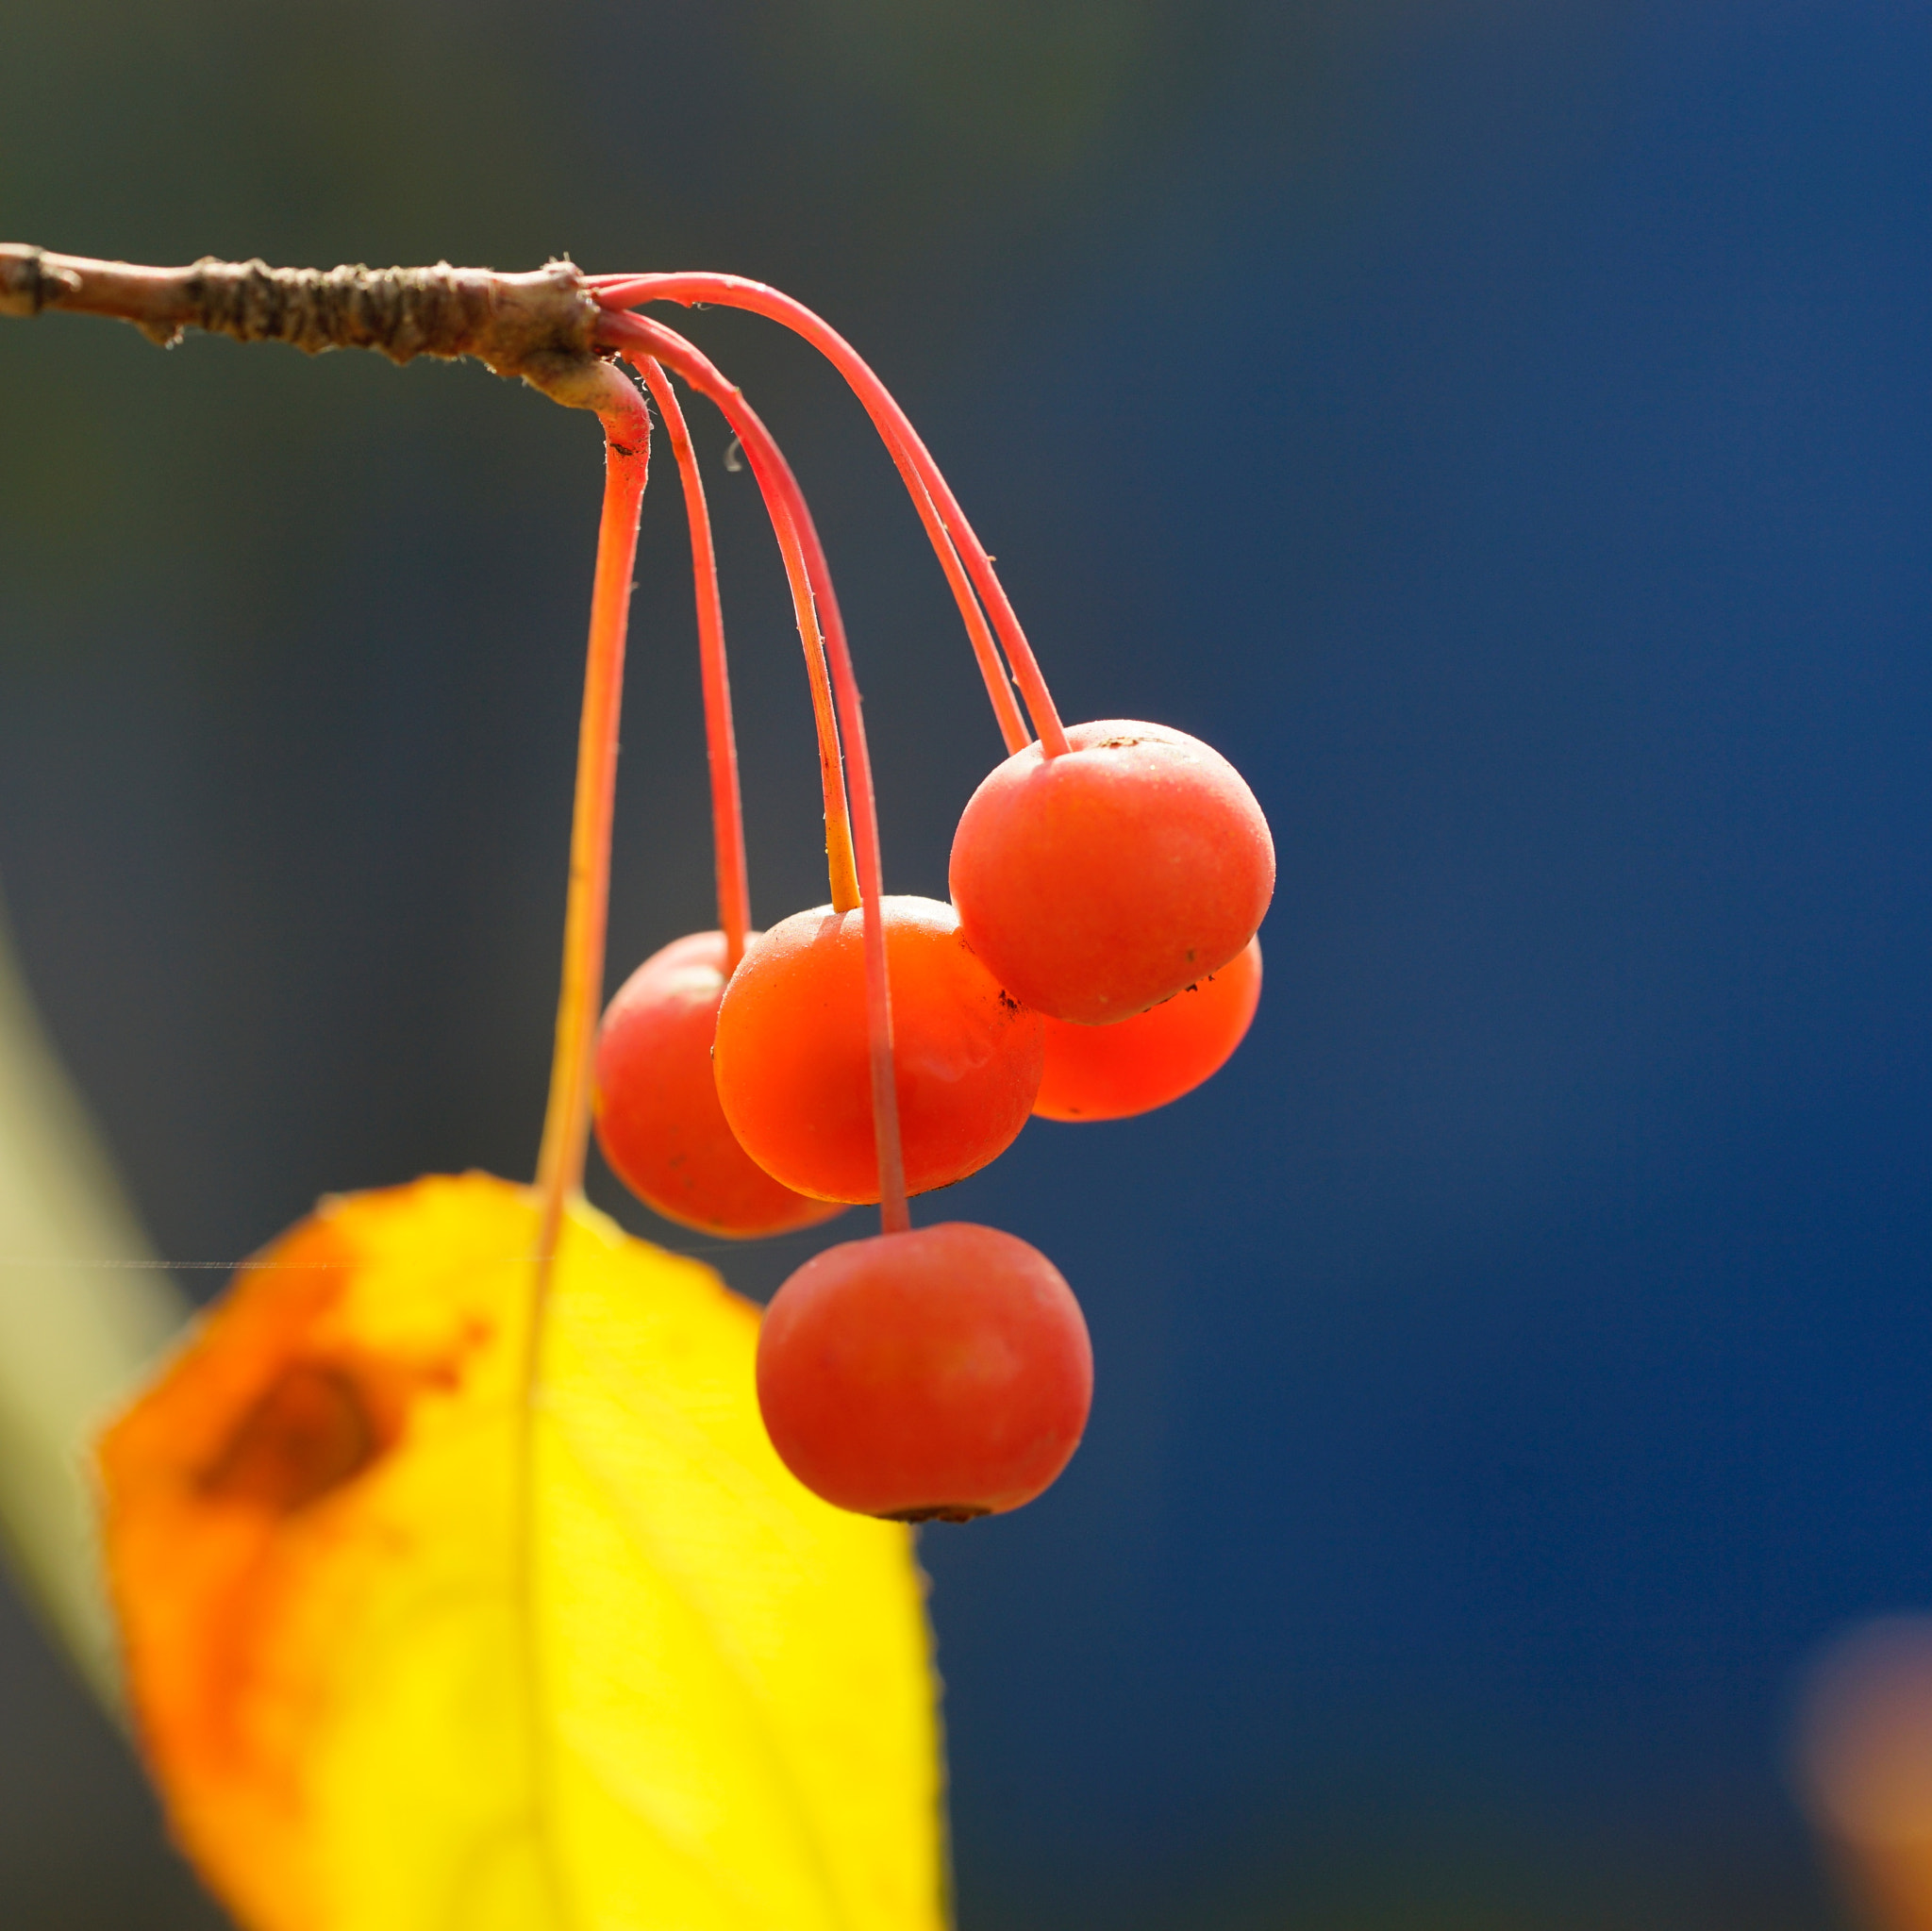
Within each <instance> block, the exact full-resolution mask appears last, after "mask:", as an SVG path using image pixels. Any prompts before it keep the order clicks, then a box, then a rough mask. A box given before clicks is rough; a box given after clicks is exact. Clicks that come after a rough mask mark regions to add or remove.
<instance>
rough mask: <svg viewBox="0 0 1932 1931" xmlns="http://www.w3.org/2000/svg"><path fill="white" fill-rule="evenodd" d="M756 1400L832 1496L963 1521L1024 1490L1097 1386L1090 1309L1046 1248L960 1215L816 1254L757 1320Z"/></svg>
mask: <svg viewBox="0 0 1932 1931" xmlns="http://www.w3.org/2000/svg"><path fill="white" fill-rule="evenodd" d="M1092 1399H1093V1353H1092V1349H1091V1345H1090V1343H1089V1341H1088V1339H1087V1323H1086V1322H1085V1321H1084V1320H1083V1319H1082V1317H1081V1314H1080V1306H1079V1303H1078V1302H1077V1301H1075V1300H1074V1296H1073V1292H1072V1290H1070V1289H1069V1288H1068V1286H1067V1284H1066V1282H1065V1280H1063V1279H1062V1278H1061V1276H1060V1273H1059V1270H1058V1268H1056V1267H1055V1266H1054V1264H1053V1262H1052V1261H1050V1260H1049V1259H1047V1257H1045V1255H1043V1254H1041V1252H1040V1251H1039V1250H1038V1249H1037V1248H1034V1247H1029V1246H1028V1245H1027V1244H1026V1242H1025V1241H1024V1240H1018V1239H1016V1238H1015V1237H1014V1236H1013V1235H1011V1234H1004V1233H1001V1232H1000V1231H999V1229H998V1228H996V1227H981V1226H974V1225H973V1224H971V1223H969V1222H964V1221H951V1222H945V1223H941V1224H940V1225H938V1226H933V1227H919V1228H916V1229H914V1230H913V1231H912V1232H910V1233H905V1234H878V1235H874V1237H873V1238H872V1239H871V1240H848V1241H846V1242H844V1243H843V1244H842V1245H841V1246H837V1247H830V1248H827V1249H826V1250H825V1252H824V1253H823V1254H820V1255H817V1256H816V1257H813V1258H812V1259H810V1260H808V1261H807V1262H806V1263H805V1265H804V1266H803V1267H801V1268H800V1269H799V1270H798V1272H797V1273H794V1274H793V1275H792V1276H791V1279H790V1280H788V1281H787V1282H786V1283H785V1285H784V1286H783V1287H782V1288H780V1289H779V1290H778V1291H777V1294H776V1295H775V1296H774V1299H773V1301H772V1305H771V1307H769V1308H768V1309H767V1310H766V1313H765V1320H764V1325H763V1327H762V1328H761V1329H760V1330H759V1333H758V1406H759V1407H760V1409H761V1410H762V1411H763V1414H764V1418H765V1428H766V1431H767V1433H769V1434H770V1436H771V1438H772V1445H773V1446H774V1448H775V1449H776V1450H777V1451H778V1454H779V1457H780V1458H781V1459H782V1460H783V1461H784V1463H785V1466H786V1467H787V1468H789V1469H790V1470H791V1473H793V1474H794V1475H796V1476H797V1477H798V1479H799V1480H800V1481H801V1482H803V1483H804V1484H805V1486H806V1487H807V1488H808V1489H809V1490H812V1492H813V1493H814V1494H816V1495H821V1496H823V1497H824V1499H825V1500H826V1501H827V1502H830V1503H833V1504H835V1505H836V1506H837V1507H841V1508H849V1509H852V1510H853V1511H855V1512H856V1513H858V1514H860V1515H886V1516H892V1517H895V1518H896V1519H898V1520H899V1521H902V1522H922V1521H925V1520H928V1519H930V1518H934V1517H937V1518H939V1519H941V1520H942V1521H947V1522H964V1521H966V1520H968V1519H969V1518H971V1517H973V1516H975V1515H997V1514H1000V1513H1002V1512H1003V1511H1004V1510H1006V1509H1009V1508H1018V1507H1020V1505H1021V1504H1022V1503H1024V1502H1030V1501H1032V1500H1033V1498H1034V1497H1035V1496H1036V1495H1038V1494H1039V1493H1040V1492H1041V1490H1042V1489H1044V1488H1046V1487H1047V1486H1048V1484H1049V1483H1051V1482H1052V1481H1053V1479H1054V1477H1055V1476H1057V1475H1058V1473H1059V1472H1060V1471H1061V1470H1062V1469H1063V1468H1065V1467H1066V1465H1067V1461H1068V1459H1069V1457H1071V1456H1072V1455H1073V1453H1074V1449H1075V1448H1076V1447H1078V1446H1079V1442H1080V1436H1081V1434H1082V1432H1083V1431H1084V1429H1085V1428H1086V1426H1087V1410H1088V1408H1089V1407H1090V1405H1091V1402H1092Z"/></svg>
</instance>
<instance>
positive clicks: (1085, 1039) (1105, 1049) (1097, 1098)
mask: <svg viewBox="0 0 1932 1931" xmlns="http://www.w3.org/2000/svg"><path fill="white" fill-rule="evenodd" d="M1260 997H1261V941H1259V940H1258V939H1250V940H1249V941H1248V942H1247V943H1246V944H1245V945H1244V946H1242V948H1241V951H1239V952H1238V953H1236V954H1235V956H1234V957H1232V958H1231V959H1229V960H1228V962H1227V963H1226V964H1225V965H1224V966H1223V967H1222V968H1221V970H1220V971H1219V972H1218V973H1208V974H1205V975H1204V976H1203V977H1201V978H1199V979H1196V980H1195V981H1194V983H1193V984H1192V985H1191V986H1186V987H1183V988H1182V989H1181V990H1180V991H1178V992H1176V993H1175V994H1174V996H1173V998H1171V999H1163V1000H1162V1001H1161V1002H1160V1004H1159V1005H1158V1006H1151V1007H1148V1008H1147V1010H1146V1011H1145V1012H1138V1013H1136V1014H1135V1015H1134V1017H1133V1018H1132V1019H1124V1020H1122V1021H1121V1023H1120V1024H1118V1025H1069V1024H1067V1023H1066V1021H1065V1020H1063V1019H1050V1020H1048V1021H1047V1023H1046V1070H1045V1072H1044V1073H1043V1074H1041V1080H1040V1097H1039V1098H1038V1099H1036V1100H1035V1101H1034V1102H1033V1110H1034V1112H1035V1113H1037V1114H1038V1115H1039V1116H1040V1118H1041V1119H1042V1120H1125V1119H1128V1118H1131V1117H1132V1116H1133V1115H1134V1114H1136V1113H1149V1112H1152V1111H1153V1110H1154V1108H1155V1107H1164V1106H1166V1105H1167V1103H1168V1102H1169V1101H1170V1100H1177V1099H1179V1098H1180V1097H1181V1095H1182V1094H1183V1093H1190V1092H1192V1091H1193V1090H1194V1089H1195V1088H1196V1087H1197V1086H1199V1085H1200V1084H1201V1083H1202V1081H1203V1080H1205V1079H1208V1078H1209V1077H1211V1076H1212V1075H1213V1074H1216V1073H1219V1072H1220V1071H1221V1069H1222V1068H1223V1067H1224V1065H1226V1063H1227V1061H1228V1059H1229V1058H1230V1057H1232V1055H1233V1053H1234V1049H1235V1048H1236V1047H1237V1046H1239V1045H1240V1044H1241V1040H1242V1038H1243V1037H1244V1036H1245V1035H1246V1033H1247V1030H1248V1026H1249V1024H1250V1022H1251V1021H1252V1020H1253V1019H1254V1017H1255V1007H1256V1006H1257V1004H1258V1003H1259V1001H1260Z"/></svg>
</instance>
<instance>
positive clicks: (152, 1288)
mask: <svg viewBox="0 0 1932 1931" xmlns="http://www.w3.org/2000/svg"><path fill="white" fill-rule="evenodd" d="M186 1311H187V1310H186V1307H185V1305H184V1304H183V1302H182V1300H181V1299H180V1297H179V1296H178V1295H177V1294H176V1293H175V1290H174V1287H173V1286H172V1284H171V1283H170V1282H169V1281H168V1279H167V1277H166V1275H165V1274H164V1273H160V1272H159V1271H158V1270H157V1268H156V1266H155V1261H154V1255H153V1251H152V1249H151V1248H150V1247H149V1245H148V1243H147V1240H146V1238H145V1236H144V1235H143V1234H142V1230H141V1226H140V1224H139V1223H138V1222H137V1220H136V1218H135V1215H134V1212H133V1210H132V1208H131V1207H129V1205H128V1203H127V1200H126V1198H125V1195H124V1193H123V1192H122V1190H121V1185H120V1182H119V1181H118V1180H117V1179H116V1177H115V1175H114V1172H113V1169H112V1167H111V1166H110V1165H109V1163H108V1158H107V1156H106V1155H105V1153H104V1152H103V1150H102V1148H101V1145H100V1142H99V1140H98V1139H97V1137H96V1136H95V1133H94V1130H93V1127H92V1123H91V1122H90V1121H89V1119H88V1117H87V1113H86V1110H85V1108H84V1107H83V1106H82V1104H81V1101H80V1097H79V1095H78V1094H77V1093H76V1092H75V1090H74V1087H73V1085H72V1083H71V1082H70V1081H69V1080H68V1078H67V1075H66V1074H65V1072H64V1071H63V1070H62V1068H61V1066H60V1063H59V1061H58V1058H57V1057H55V1054H54V1051H53V1048H52V1046H51V1045H50V1044H49V1042H48V1040H47V1038H46V1035H45V1033H44V1032H43V1031H42V1027H41V1024H40V1021H39V1019H38V1017H37V1016H36V1014H35V1012H34V1008H33V1003H32V1000H31V998H30V997H29V995H28V992H27V990H26V985H25V981H24V980H23V978H22V977H21V974H20V969H19V966H18V965H17V963H16V962H15V959H14V956H13V949H12V946H11V943H10V942H9V941H8V935H7V932H6V929H5V924H4V921H0V1546H4V1548H5V1552H6V1554H7V1556H8V1559H9V1561H10V1563H11V1565H12V1567H13V1569H14V1571H15V1573H16V1574H17V1576H18V1578H19V1580H20V1582H21V1584H22V1585H23V1587H24V1590H25V1594H26V1596H27V1598H28V1600H29V1601H30V1602H31V1603H33V1605H34V1606H35V1607H36V1608H38V1609H39V1610H40V1612H41V1614H42V1617H43V1618H44V1619H45V1621H46V1623H47V1624H48V1627H49V1628H50V1629H51V1630H52V1632H53V1633H54V1634H55V1635H56V1636H57V1637H58V1639H59V1640H60V1641H61V1642H62V1644H63V1645H64V1646H65V1648H66V1649H67V1651H68V1653H69V1655H70V1656H72V1658H73V1660H74V1662H75V1666H76V1667H77V1668H78V1669H79V1671H80V1673H82V1675H84V1676H85V1677H86V1678H87V1680H88V1682H89V1683H90V1684H91V1685H92V1688H93V1689H94V1690H95V1691H96V1692H97V1693H98V1694H99V1695H100V1696H101V1698H102V1699H103V1701H104V1702H106V1703H108V1705H109V1706H114V1705H115V1704H116V1703H118V1695H119V1692H118V1668H117V1664H116V1660H115V1653H114V1643H113V1635H112V1630H111V1627H110V1624H109V1622H108V1611H107V1606H106V1601H105V1598H104V1595H103V1592H102V1589H101V1581H100V1575H99V1569H98V1561H97V1555H96V1550H95V1545H94V1533H93V1502H92V1486H91V1480H90V1475H89V1471H88V1443H89V1441H90V1440H91V1438H92V1433H93V1431H94V1428H95V1427H96V1426H97V1424H98V1423H99V1421H100V1419H101V1417H102V1416H103V1415H104V1414H105V1413H106V1412H108V1410H109V1409H110V1408H111V1407H113V1406H114V1404H115V1402H116V1401H117V1400H118V1399H120V1398H121V1397H122V1395H123V1394H124V1393H125V1391H126V1390H127V1389H128V1388H129V1387H130V1385H131V1384H132V1383H133V1381H134V1380H135V1379H136V1378H137V1377H138V1376H139V1375H140V1373H141V1372H142V1369H143V1368H144V1367H145V1365H146V1364H147V1363H148V1362H149V1361H151V1360H152V1359H153V1357H154V1356H155V1354H156V1353H157V1351H158V1349H159V1348H160V1347H161V1346H162V1345H163V1344H164V1343H165V1342H166V1340H167V1339H168V1337H169V1336H170V1335H171V1334H173V1333H174V1332H175V1329H176V1328H178V1327H179V1325H180V1324H181V1322H182V1320H183V1318H184V1316H185V1314H186Z"/></svg>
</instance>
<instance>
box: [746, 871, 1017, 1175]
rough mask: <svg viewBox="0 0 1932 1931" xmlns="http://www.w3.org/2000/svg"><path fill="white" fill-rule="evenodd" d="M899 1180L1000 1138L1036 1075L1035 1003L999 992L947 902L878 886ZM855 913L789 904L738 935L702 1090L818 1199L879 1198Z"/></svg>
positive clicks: (970, 1165)
mask: <svg viewBox="0 0 1932 1931" xmlns="http://www.w3.org/2000/svg"><path fill="white" fill-rule="evenodd" d="M881 903H882V906H883V909H884V914H885V922H886V969H887V973H888V974H889V976H890V978H891V988H892V1030H893V1059H894V1063H895V1078H896V1082H897V1090H898V1095H899V1129H900V1139H901V1141H902V1143H903V1146H904V1149H905V1157H906V1187H907V1190H908V1192H911V1193H923V1192H924V1191H926V1190H928V1189H930V1188H934V1187H949V1186H951V1185H952V1183H953V1182H954V1181H955V1180H963V1179H964V1178H965V1177H966V1175H967V1174H973V1173H976V1172H977V1171H978V1170H979V1169H980V1168H981V1167H983V1166H985V1165H986V1163H987V1162H988V1161H989V1160H991V1159H994V1158H996V1157H998V1156H999V1155H1000V1154H1002V1153H1004V1152H1005V1151H1006V1149H1007V1148H1008V1146H1009V1145H1011V1144H1012V1141H1013V1140H1014V1138H1015V1136H1016V1135H1017V1134H1018V1133H1019V1131H1020V1129H1021V1127H1023V1126H1024V1125H1025V1124H1026V1120H1027V1116H1028V1114H1029V1113H1031V1111H1032V1109H1033V1096H1034V1095H1035V1093H1037V1092H1038V1091H1039V1090H1040V1067H1041V1056H1042V1053H1043V1051H1044V1047H1043V1031H1044V1029H1043V1027H1042V1024H1041V1018H1040V1015H1039V1014H1038V1013H1037V1012H1031V1011H1028V1010H1027V1009H1026V1008H1025V1007H1023V1006H1020V1005H1018V1004H1017V1003H1016V1002H1015V1001H1013V1000H1011V999H1009V998H1008V997H1007V995H1006V994H1005V993H1004V992H1002V991H1001V990H1000V988H999V985H998V982H997V981H996V980H994V978H993V977H992V975H991V974H990V973H988V971H987V970H986V968H985V967H984V966H983V965H981V964H980V962H979V961H978V960H977V959H976V958H974V956H973V954H972V952H971V951H970V950H969V949H968V948H967V945H966V943H965V941H963V940H962V939H961V938H960V936H959V922H958V917H957V915H956V914H955V913H954V911H953V908H952V907H951V906H949V905H941V904H940V903H939V902H938V901H937V900H936V899H929V898H902V897H888V898H886V899H885V900H883V901H882V902H881ZM867 1046H868V1036H867V1032H866V1012H865V928H864V914H863V913H862V912H858V911H852V912H835V911H834V910H833V909H832V908H831V907H830V906H818V907H814V908H813V909H812V910H810V911H807V912H794V913H793V914H792V916H791V918H789V919H786V920H784V921H783V922H782V923H781V924H776V925H774V926H773V927H772V929H771V930H770V931H769V932H767V933H766V934H765V935H764V936H763V937H762V938H760V939H758V940H757V941H754V942H753V943H752V944H751V945H750V946H749V947H747V948H746V951H745V955H744V957H743V958H742V959H741V961H740V962H739V967H738V971H737V972H736V973H735V974H732V979H731V983H730V985H729V986H727V987H726V988H725V990H724V1004H723V1006H722V1007H720V1008H719V1012H718V1040H717V1051H716V1056H715V1058H714V1061H713V1064H714V1067H715V1070H716V1073H717V1077H718V1097H719V1099H720V1100H721V1101H722V1102H723V1103H724V1117H725V1119H727V1120H728V1121H729V1122H730V1123H731V1130H732V1132H733V1133H735V1134H736V1135H737V1136H738V1139H739V1141H740V1143H741V1145H742V1146H743V1148H744V1150H745V1151H746V1152H747V1153H748V1154H750V1156H751V1157H752V1158H753V1159H755V1160H756V1161H757V1162H758V1165H759V1166H761V1167H763V1168H764V1169H765V1171H766V1172H767V1173H768V1174H772V1175H774V1177H775V1178H776V1179H779V1180H782V1181H783V1182H784V1183H785V1185H786V1186H788V1187H791V1188H793V1189H795V1190H797V1191H798V1192H800V1193H809V1194H812V1195H814V1196H815V1197H817V1198H819V1199H822V1200H843V1201H874V1200H876V1199H877V1198H878V1197H879V1178H878V1156H877V1150H876V1147H875V1145H874V1140H873V1124H872V1072H871V1064H870V1060H869V1058H868V1054H867Z"/></svg>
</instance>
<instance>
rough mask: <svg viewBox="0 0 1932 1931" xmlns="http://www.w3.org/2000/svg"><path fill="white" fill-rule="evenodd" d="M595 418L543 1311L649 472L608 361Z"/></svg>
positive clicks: (581, 1081) (543, 1172)
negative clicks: (593, 510)
mask: <svg viewBox="0 0 1932 1931" xmlns="http://www.w3.org/2000/svg"><path fill="white" fill-rule="evenodd" d="M604 374H605V376H606V378H607V381H606V385H605V393H604V395H603V397H602V399H601V404H602V406H601V407H600V408H599V409H598V411H597V414H598V418H599V420H600V421H601V422H602V423H603V424H604V510H603V516H602V519H601V521H600V522H599V524H598V528H597V568H596V575H595V578H594V581H593V584H592V588H591V634H590V645H589V649H588V651H587V653H586V661H585V666H584V705H583V715H582V721H581V723H580V724H579V726H578V731H577V776H576V795H575V803H574V805H573V807H572V812H571V832H570V890H569V896H568V898H567V900H566V902H565V907H564V915H563V984H562V989H561V990H560V992H559V993H558V1002H557V1035H556V1048H555V1052H554V1056H553V1057H552V1059H551V1066H550V1101H549V1105H548V1107H547V1108H546V1110H545V1112H544V1116H543V1143H542V1147H541V1152H540V1153H539V1155H538V1159H537V1188H538V1192H539V1196H540V1207H541V1214H540V1219H539V1224H538V1234H537V1273H538V1279H537V1293H538V1307H539V1309H540V1311H541V1305H542V1299H543V1295H544V1293H545V1291H546V1290H547V1288H548V1284H549V1274H550V1266H551V1262H552V1260H553V1259H554V1258H555V1257H556V1253H557V1241H558V1233H559V1231H560V1230H561V1228H562V1225H563V1216H564V1211H565V1208H566V1207H567V1205H568V1204H569V1202H570V1201H571V1200H572V1199H573V1198H575V1196H576V1195H577V1194H578V1193H579V1192H580V1191H581V1190H582V1188H583V1180H584V1152H585V1147H586V1145H587V1143H588V1140H589V1138H590V1130H591V1055H592V1052H593V1049H594V1047H595V1044H596V1037H597V1017H598V1014H599V1013H600V1012H601V1011H602V1010H603V1007H604V936H605V924H606V919H607V915H608V907H609V899H610V818H611V808H612V803H613V800H614V798H615V796H616V791H617V725H618V712H619V708H620V707H621V705H622V703H623V698H624V647H625V632H626V630H627V628H628V625H629V618H630V588H631V574H632V571H633V569H634V567H635V565H636V562H637V549H638V517H639V513H640V511H641V508H642V503H643V493H644V482H645V478H646V476H647V475H648V474H649V472H650V459H651V418H650V412H649V411H648V410H647V409H646V408H645V407H644V401H643V397H642V396H641V395H640V394H639V393H638V391H637V390H636V389H635V388H634V387H633V386H632V385H631V383H630V382H629V381H627V380H626V379H625V377H624V376H623V375H620V374H619V373H618V371H617V370H615V369H614V368H611V367H609V366H608V364H607V365H605V368H604Z"/></svg>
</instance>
